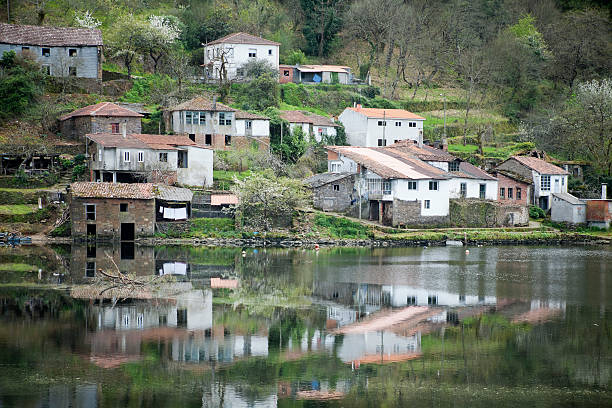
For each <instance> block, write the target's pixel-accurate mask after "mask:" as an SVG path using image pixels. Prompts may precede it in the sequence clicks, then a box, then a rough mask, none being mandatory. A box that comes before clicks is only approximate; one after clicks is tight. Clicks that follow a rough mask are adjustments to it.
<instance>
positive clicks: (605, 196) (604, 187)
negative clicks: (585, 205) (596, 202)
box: [601, 183, 608, 200]
mask: <svg viewBox="0 0 612 408" xmlns="http://www.w3.org/2000/svg"><path fill="white" fill-rule="evenodd" d="M601 199H602V200H607V199H608V185H607V184H606V183H602V185H601Z"/></svg>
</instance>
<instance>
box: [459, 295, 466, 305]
mask: <svg viewBox="0 0 612 408" xmlns="http://www.w3.org/2000/svg"><path fill="white" fill-rule="evenodd" d="M459 303H465V295H459Z"/></svg>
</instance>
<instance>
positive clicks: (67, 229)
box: [49, 221, 72, 237]
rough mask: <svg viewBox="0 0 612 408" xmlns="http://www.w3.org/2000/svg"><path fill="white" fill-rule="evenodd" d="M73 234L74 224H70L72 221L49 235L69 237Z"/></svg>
mask: <svg viewBox="0 0 612 408" xmlns="http://www.w3.org/2000/svg"><path fill="white" fill-rule="evenodd" d="M71 233H72V224H71V223H70V221H66V222H65V223H63V224H62V225H60V226H59V227H57V228H55V229H54V230H53V231H51V232H50V233H49V235H50V236H52V237H69V236H70V234H71Z"/></svg>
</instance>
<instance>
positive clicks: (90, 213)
mask: <svg viewBox="0 0 612 408" xmlns="http://www.w3.org/2000/svg"><path fill="white" fill-rule="evenodd" d="M85 219H86V220H87V221H95V220H96V205H95V204H85Z"/></svg>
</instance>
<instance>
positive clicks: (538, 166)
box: [508, 156, 569, 174]
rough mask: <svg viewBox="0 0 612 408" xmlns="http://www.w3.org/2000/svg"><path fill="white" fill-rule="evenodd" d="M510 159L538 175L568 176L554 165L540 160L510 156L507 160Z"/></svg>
mask: <svg viewBox="0 0 612 408" xmlns="http://www.w3.org/2000/svg"><path fill="white" fill-rule="evenodd" d="M512 159H514V160H516V161H517V162H519V163H521V164H522V165H524V166H526V167H528V168H530V169H531V170H535V171H537V172H538V173H540V174H569V173H568V172H567V171H565V170H563V169H562V168H561V167H557V166H555V165H554V164H550V163H548V162H546V161H544V160H542V159H538V158H537V157H529V156H512V157H511V158H510V159H508V160H512Z"/></svg>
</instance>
